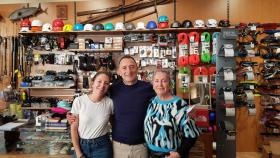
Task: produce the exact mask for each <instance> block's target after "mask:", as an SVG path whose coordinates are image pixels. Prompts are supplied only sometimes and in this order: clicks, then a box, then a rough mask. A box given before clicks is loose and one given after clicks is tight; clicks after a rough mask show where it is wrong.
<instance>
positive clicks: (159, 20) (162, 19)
mask: <svg viewBox="0 0 280 158" xmlns="http://www.w3.org/2000/svg"><path fill="white" fill-rule="evenodd" d="M161 22H168V17H167V16H165V15H161V16H160V17H159V18H158V23H161Z"/></svg>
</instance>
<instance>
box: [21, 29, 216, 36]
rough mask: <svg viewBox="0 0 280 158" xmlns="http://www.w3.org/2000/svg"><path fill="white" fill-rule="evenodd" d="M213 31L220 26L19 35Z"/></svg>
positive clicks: (24, 33) (28, 33)
mask: <svg viewBox="0 0 280 158" xmlns="http://www.w3.org/2000/svg"><path fill="white" fill-rule="evenodd" d="M192 31H196V32H204V31H207V32H215V31H221V28H220V27H216V28H208V27H203V28H167V29H153V30H149V29H144V30H112V31H105V30H101V31H69V32H63V31H59V32H43V31H39V32H19V34H21V35H34V34H57V35H71V34H72V35H78V34H79V35H80V34H85V35H90V34H92V35H106V34H107V35H118V34H119V35H123V34H129V33H178V32H192Z"/></svg>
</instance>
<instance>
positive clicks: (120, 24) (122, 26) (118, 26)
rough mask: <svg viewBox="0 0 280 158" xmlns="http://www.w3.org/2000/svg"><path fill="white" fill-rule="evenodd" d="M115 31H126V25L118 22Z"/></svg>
mask: <svg viewBox="0 0 280 158" xmlns="http://www.w3.org/2000/svg"><path fill="white" fill-rule="evenodd" d="M115 30H124V24H123V23H122V22H117V23H116V24H115Z"/></svg>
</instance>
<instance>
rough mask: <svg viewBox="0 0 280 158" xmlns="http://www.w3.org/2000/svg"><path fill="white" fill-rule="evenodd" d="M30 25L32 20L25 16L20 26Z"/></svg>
mask: <svg viewBox="0 0 280 158" xmlns="http://www.w3.org/2000/svg"><path fill="white" fill-rule="evenodd" d="M30 26H31V22H30V20H29V19H28V18H25V19H23V20H21V21H20V27H30Z"/></svg>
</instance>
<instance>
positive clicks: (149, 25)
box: [146, 21, 157, 29]
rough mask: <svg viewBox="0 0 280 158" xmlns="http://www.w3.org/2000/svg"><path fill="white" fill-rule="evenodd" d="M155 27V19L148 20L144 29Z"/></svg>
mask: <svg viewBox="0 0 280 158" xmlns="http://www.w3.org/2000/svg"><path fill="white" fill-rule="evenodd" d="M156 28H157V23H156V22H155V21H149V22H148V24H147V26H146V29H156Z"/></svg>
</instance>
